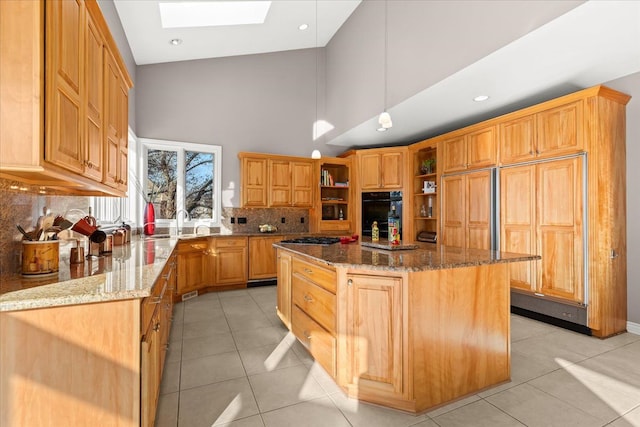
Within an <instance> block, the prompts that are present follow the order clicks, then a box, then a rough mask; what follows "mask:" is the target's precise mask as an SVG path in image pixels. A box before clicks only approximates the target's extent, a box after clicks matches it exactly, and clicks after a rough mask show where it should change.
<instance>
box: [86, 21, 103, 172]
mask: <svg viewBox="0 0 640 427" xmlns="http://www.w3.org/2000/svg"><path fill="white" fill-rule="evenodd" d="M86 18H87V33H86V37H85V63H86V66H85V80H86V92H85V96H84V99H83V105H84V108H85V114H84V119H85V129H84V132H85V155H84V162H83V163H84V166H85V168H84V174H85V175H86V176H90V177H92V178H93V179H95V180H96V181H101V180H102V172H103V160H102V159H103V154H104V149H103V132H102V129H103V128H102V124H103V119H104V114H103V111H104V97H103V94H104V86H103V80H102V76H103V72H104V60H103V58H104V40H103V37H102V34H101V33H100V30H99V29H98V28H97V26H96V25H95V23H94V21H93V17H92V16H91V14H90V13H87V15H86Z"/></svg>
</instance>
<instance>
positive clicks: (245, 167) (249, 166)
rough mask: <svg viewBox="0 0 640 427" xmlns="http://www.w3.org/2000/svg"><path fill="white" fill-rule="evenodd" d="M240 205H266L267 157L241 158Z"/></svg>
mask: <svg viewBox="0 0 640 427" xmlns="http://www.w3.org/2000/svg"><path fill="white" fill-rule="evenodd" d="M241 179H242V206H245V207H267V204H268V201H267V159H266V158H253V157H243V158H242V171H241Z"/></svg>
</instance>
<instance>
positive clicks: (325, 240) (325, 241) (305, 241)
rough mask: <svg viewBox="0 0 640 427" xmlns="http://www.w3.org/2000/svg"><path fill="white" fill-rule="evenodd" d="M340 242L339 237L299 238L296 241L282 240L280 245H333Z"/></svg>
mask: <svg viewBox="0 0 640 427" xmlns="http://www.w3.org/2000/svg"><path fill="white" fill-rule="evenodd" d="M339 241H340V238H339V237H298V238H296V239H287V240H282V241H281V242H280V243H291V244H294V245H333V244H334V243H338V242H339Z"/></svg>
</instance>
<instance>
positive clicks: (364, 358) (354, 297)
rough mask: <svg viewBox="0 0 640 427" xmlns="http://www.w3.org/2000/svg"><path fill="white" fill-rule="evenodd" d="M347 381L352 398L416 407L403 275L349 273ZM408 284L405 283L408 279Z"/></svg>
mask: <svg viewBox="0 0 640 427" xmlns="http://www.w3.org/2000/svg"><path fill="white" fill-rule="evenodd" d="M344 279H345V283H346V285H347V286H346V288H345V290H346V310H345V317H344V320H345V325H344V326H345V336H346V343H345V344H346V347H347V348H348V349H349V351H348V353H349V354H348V356H347V358H346V359H347V360H346V361H345V362H346V363H345V365H346V366H347V375H346V377H343V378H342V380H343V381H344V382H345V385H346V387H347V391H348V394H349V396H351V397H357V398H359V399H362V400H366V401H369V402H374V403H379V404H382V405H387V406H393V407H396V408H399V409H404V410H413V404H412V403H411V402H410V401H409V399H410V396H409V393H408V391H409V389H408V378H407V376H408V375H409V369H408V368H409V366H408V359H407V357H408V347H407V346H408V335H407V319H406V314H405V313H406V306H407V301H406V292H403V278H402V277H389V276H373V275H365V274H346V275H345V276H344ZM405 283H406V281H405Z"/></svg>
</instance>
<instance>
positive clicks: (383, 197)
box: [362, 191, 403, 239]
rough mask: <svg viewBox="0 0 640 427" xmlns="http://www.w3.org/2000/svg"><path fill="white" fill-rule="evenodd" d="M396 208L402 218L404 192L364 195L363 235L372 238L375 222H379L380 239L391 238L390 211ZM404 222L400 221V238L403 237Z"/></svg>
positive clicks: (380, 192) (381, 192)
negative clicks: (372, 228)
mask: <svg viewBox="0 0 640 427" xmlns="http://www.w3.org/2000/svg"><path fill="white" fill-rule="evenodd" d="M391 206H395V207H396V213H397V214H398V216H400V218H402V191H378V192H372V193H362V235H363V236H369V237H371V226H372V224H373V221H378V228H379V229H380V237H381V238H384V239H387V238H388V237H389V222H388V221H387V218H388V217H389V211H390V210H391ZM402 225H403V224H402V221H400V237H402Z"/></svg>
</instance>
